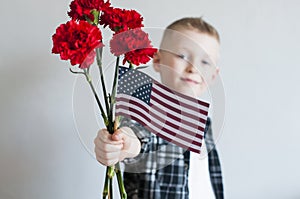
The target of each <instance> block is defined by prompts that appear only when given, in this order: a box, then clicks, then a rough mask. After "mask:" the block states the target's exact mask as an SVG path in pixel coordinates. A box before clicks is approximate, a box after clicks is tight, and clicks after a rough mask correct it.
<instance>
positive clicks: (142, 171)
mask: <svg viewBox="0 0 300 199" xmlns="http://www.w3.org/2000/svg"><path fill="white" fill-rule="evenodd" d="M121 125H122V126H128V127H130V128H131V129H132V130H133V131H134V132H135V134H136V135H137V137H138V138H139V139H140V141H141V143H142V148H141V153H140V154H139V155H138V156H137V157H135V158H131V159H126V160H124V163H125V172H124V184H125V188H126V191H127V194H128V199H188V198H189V189H188V174H189V162H190V152H189V151H185V150H184V149H183V148H180V147H178V146H176V145H174V144H172V143H169V142H167V141H165V140H163V139H161V138H160V137H158V136H156V135H154V134H153V133H150V132H149V131H148V130H146V129H145V128H144V127H143V126H141V125H140V124H138V123H137V122H134V121H131V120H128V119H125V118H124V119H123V120H122V123H121ZM204 139H205V143H206V147H207V151H209V153H208V164H209V173H210V179H211V184H212V188H213V191H214V193H215V196H216V199H223V198H224V196H223V183H222V174H221V165H220V161H219V157H218V154H217V151H216V148H215V144H214V141H213V136H212V129H211V121H210V119H209V118H208V120H207V125H206V129H205V137H204Z"/></svg>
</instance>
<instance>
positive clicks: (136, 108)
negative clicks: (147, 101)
mask: <svg viewBox="0 0 300 199" xmlns="http://www.w3.org/2000/svg"><path fill="white" fill-rule="evenodd" d="M118 104H119V105H124V106H126V107H130V108H133V109H135V110H138V111H139V112H141V113H142V114H144V115H150V116H149V117H148V118H150V119H151V121H153V122H155V123H156V124H158V125H159V126H161V127H162V128H163V127H165V128H167V129H169V130H171V131H173V132H179V134H180V135H182V136H184V137H186V138H189V139H191V140H194V141H197V142H200V143H201V140H202V139H200V138H197V137H195V136H196V133H193V134H195V135H194V136H193V135H189V134H187V133H185V132H184V131H180V129H175V128H173V127H172V126H169V125H167V124H166V123H164V121H160V120H158V119H156V118H155V117H152V115H153V114H151V113H150V114H149V113H148V111H146V110H145V109H146V108H145V109H142V108H140V107H138V106H136V105H134V104H130V103H126V102H122V103H118ZM143 107H144V106H143ZM117 110H119V109H117ZM152 110H153V109H150V112H152ZM124 111H125V110H124ZM127 111H128V112H130V113H133V112H131V111H130V110H129V109H128V110H127ZM117 112H119V111H117ZM117 112H116V113H117ZM129 115H131V114H129ZM154 115H155V114H154ZM139 118H141V116H139ZM166 121H170V120H166ZM171 123H173V124H174V123H175V124H176V123H177V124H178V122H171ZM179 124H180V125H181V123H179ZM149 125H150V124H149ZM151 125H152V124H151ZM153 126H154V125H153ZM189 130H190V129H189ZM160 131H162V130H160ZM190 131H191V133H192V132H197V134H200V135H202V136H203V134H202V132H201V131H200V130H198V129H194V128H193V129H192V130H190ZM198 132H199V133H198Z"/></svg>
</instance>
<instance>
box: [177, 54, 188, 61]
mask: <svg viewBox="0 0 300 199" xmlns="http://www.w3.org/2000/svg"><path fill="white" fill-rule="evenodd" d="M177 57H179V58H180V59H184V60H187V57H186V55H184V54H178V55H177Z"/></svg>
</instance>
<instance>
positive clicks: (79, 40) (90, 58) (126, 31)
mask: <svg viewBox="0 0 300 199" xmlns="http://www.w3.org/2000/svg"><path fill="white" fill-rule="evenodd" d="M68 15H69V16H70V18H71V19H70V20H69V21H68V22H66V23H64V24H61V25H60V26H59V27H57V29H56V32H55V34H54V35H53V36H52V40H53V48H52V53H55V54H59V55H60V58H61V59H62V60H70V63H71V65H72V66H77V67H78V68H77V70H76V71H75V70H73V69H71V68H70V71H71V72H72V73H74V74H83V75H84V76H85V77H86V80H87V81H88V83H89V85H90V87H91V90H92V92H93V94H94V96H95V99H96V101H97V104H98V106H99V109H100V112H101V116H102V119H103V120H104V124H105V125H106V128H107V129H108V131H109V132H110V133H113V132H114V131H115V129H116V128H118V118H115V117H114V104H115V96H116V90H117V89H116V86H117V82H118V67H119V59H120V57H121V58H123V62H122V63H123V64H126V63H128V65H129V67H131V68H133V67H134V66H139V65H140V64H146V63H147V62H148V61H149V60H150V59H151V58H152V57H153V55H154V53H155V52H156V49H155V48H153V46H152V45H151V41H150V40H149V37H148V34H147V33H146V32H144V31H143V30H142V27H143V26H144V25H143V23H142V22H143V17H142V16H141V15H140V14H139V13H138V12H137V11H135V10H126V9H121V8H115V7H113V6H111V3H110V2H109V0H107V1H106V2H105V1H104V0H73V1H72V2H71V4H70V11H69V12H68ZM107 27H108V28H109V29H110V30H111V31H112V32H113V36H112V39H111V40H110V51H111V53H112V54H113V55H115V56H116V65H115V73H114V78H113V86H112V89H111V92H110V93H109V92H108V91H107V89H106V86H105V83H106V82H105V77H104V74H103V66H102V50H103V48H104V44H103V42H102V41H103V38H102V33H101V28H107ZM95 59H96V60H97V65H98V68H99V74H100V79H101V86H102V93H103V99H104V102H105V105H104V106H103V105H102V104H101V101H100V99H99V96H98V94H97V91H96V89H95V87H94V85H93V81H92V78H91V75H90V66H91V65H92V64H93V63H94V61H95ZM114 173H116V176H117V179H118V184H119V190H120V195H121V198H127V196H126V192H125V188H124V184H123V179H122V174H121V171H120V166H119V163H117V164H116V165H115V166H113V167H107V169H106V178H105V183H104V190H103V198H106V197H107V196H108V197H109V198H112V177H113V176H114Z"/></svg>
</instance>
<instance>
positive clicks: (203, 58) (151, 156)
mask: <svg viewBox="0 0 300 199" xmlns="http://www.w3.org/2000/svg"><path fill="white" fill-rule="evenodd" d="M219 43H220V39H219V35H218V32H217V31H216V30H215V29H214V28H213V27H212V26H211V25H209V24H208V23H207V22H205V21H204V20H203V19H202V18H183V19H180V20H177V21H175V22H174V23H172V24H171V25H169V26H168V27H167V28H166V30H165V32H164V35H163V38H162V42H161V46H160V50H159V51H158V52H157V54H156V55H155V57H154V59H153V65H154V69H155V71H156V72H159V73H160V76H161V82H162V83H163V84H165V85H166V86H168V87H169V88H171V89H173V90H176V91H178V92H181V93H183V94H186V95H189V96H193V97H199V96H201V94H203V93H204V92H205V90H206V88H207V83H208V82H210V81H212V80H213V79H214V78H215V76H216V75H217V73H218V68H217V67H215V64H216V63H217V60H218V57H219ZM121 126H122V127H121V128H119V129H118V130H117V131H116V132H115V133H114V134H113V135H110V134H109V133H108V131H107V130H105V129H102V130H100V131H99V132H98V136H97V137H96V138H95V152H96V157H97V160H98V161H99V162H100V163H102V164H103V165H113V164H115V163H117V162H119V161H123V160H124V162H125V171H126V172H124V182H125V187H126V191H127V194H128V198H141V199H147V198H149V199H154V198H155V199H160V198H163V199H165V198H167V199H177V198H178V199H183V198H184V199H187V198H190V199H194V198H197V199H199V198H204V199H210V198H216V199H222V198H224V196H223V184H222V175H221V167H220V163H219V158H218V154H217V151H216V149H215V145H214V142H213V137H212V130H211V121H210V119H209V118H208V120H207V124H206V129H205V138H204V139H205V142H203V146H202V150H203V148H205V149H206V150H207V151H208V152H209V153H208V154H207V156H206V157H205V158H199V156H197V154H194V153H191V152H189V151H185V150H184V149H182V148H180V147H178V146H176V145H174V144H172V143H168V142H167V141H165V140H163V139H161V138H159V137H157V136H156V135H154V134H152V133H150V132H149V131H147V130H146V129H145V128H143V126H141V125H139V124H138V123H137V122H135V121H131V120H129V119H123V121H122V122H121Z"/></svg>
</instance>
